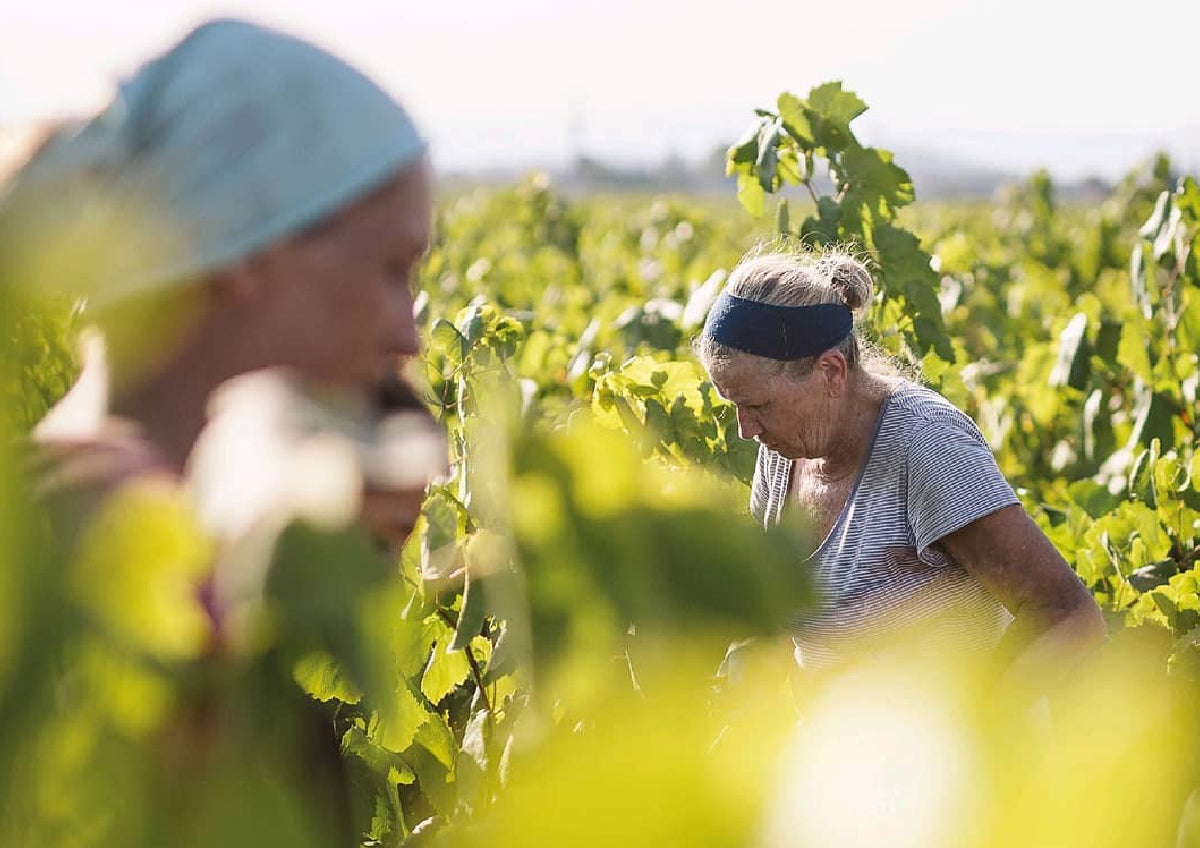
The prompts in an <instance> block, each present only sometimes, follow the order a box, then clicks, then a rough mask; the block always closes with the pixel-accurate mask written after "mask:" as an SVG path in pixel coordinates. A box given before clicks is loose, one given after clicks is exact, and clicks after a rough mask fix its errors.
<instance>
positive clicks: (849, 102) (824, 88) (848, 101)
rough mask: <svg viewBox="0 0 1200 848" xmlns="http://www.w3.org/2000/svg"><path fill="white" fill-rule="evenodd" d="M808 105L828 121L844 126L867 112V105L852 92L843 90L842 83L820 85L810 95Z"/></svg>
mask: <svg viewBox="0 0 1200 848" xmlns="http://www.w3.org/2000/svg"><path fill="white" fill-rule="evenodd" d="M808 105H809V106H810V107H811V108H812V109H813V110H815V111H816V112H817V113H819V114H820V115H821V117H822V118H825V119H826V120H828V121H833V122H835V123H837V124H841V125H843V126H849V125H850V122H851V121H853V120H854V119H855V118H857V117H858V116H859V115H861V114H862V113H863V112H865V111H867V104H866V103H864V102H863V101H862V100H860V99H859V97H858V95H857V94H855V93H854V92H852V91H846V90H845V89H844V88H842V84H841V83H840V82H827V83H824V84H822V85H818V86H817V87H816V88H814V89H813V90H812V91H810V92H809V93H808Z"/></svg>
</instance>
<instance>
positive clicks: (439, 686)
mask: <svg viewBox="0 0 1200 848" xmlns="http://www.w3.org/2000/svg"><path fill="white" fill-rule="evenodd" d="M450 641H451V640H450V639H448V638H447V639H440V640H438V643H437V645H436V646H435V647H434V649H433V653H432V654H431V655H430V657H429V664H428V665H426V666H425V673H424V674H423V675H422V676H421V694H422V695H424V696H425V697H426V698H428V699H429V701H430V703H433V704H436V703H438V702H439V701H441V700H442V698H445V697H446V696H447V695H449V694H450V693H451V692H453V691H454V690H455V689H457V688H458V687H459V686H461V685H462V683H463V682H464V681H465V680H466V679H467V676H468V675H469V674H470V673H471V664H470V663H469V662H468V661H467V655H466V654H465V653H464V652H463V651H455V650H451V648H450Z"/></svg>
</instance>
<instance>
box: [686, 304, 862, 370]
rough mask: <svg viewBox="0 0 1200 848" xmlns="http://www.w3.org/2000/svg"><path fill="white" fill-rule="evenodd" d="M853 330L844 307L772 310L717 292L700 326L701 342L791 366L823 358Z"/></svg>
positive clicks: (848, 314)
mask: <svg viewBox="0 0 1200 848" xmlns="http://www.w3.org/2000/svg"><path fill="white" fill-rule="evenodd" d="M853 327H854V314H853V313H852V312H851V311H850V308H849V307H848V306H846V305H845V304H844V303H816V304H813V305H811V306H773V305H771V304H769V303H759V302H758V301H756V300H747V299H746V298H744V297H738V296H737V295H732V294H728V293H726V292H722V293H721V296H720V297H718V298H717V302H716V303H714V304H713V308H712V309H711V310H709V313H708V320H707V321H705V322H704V336H705V337H706V338H710V339H712V340H713V341H714V342H718V343H720V344H723V345H725V346H727V347H732V348H736V349H737V350H740V351H744V352H746V353H752V354H754V355H755V356H765V357H768V358H770V359H779V360H783V361H790V360H793V359H804V358H806V357H809V356H816V355H817V354H819V353H824V352H825V351H827V350H829V349H830V348H831V347H833V346H834V345H837V344H838V343H840V342H841V341H842V340H843V339H845V338H846V336H848V335H850V330H851V329H853Z"/></svg>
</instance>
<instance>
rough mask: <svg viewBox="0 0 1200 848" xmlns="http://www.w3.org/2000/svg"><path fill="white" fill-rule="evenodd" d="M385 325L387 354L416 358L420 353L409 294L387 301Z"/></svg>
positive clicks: (411, 300)
mask: <svg viewBox="0 0 1200 848" xmlns="http://www.w3.org/2000/svg"><path fill="white" fill-rule="evenodd" d="M385 324H386V330H385V332H386V333H387V344H388V353H390V354H392V355H393V356H402V357H403V356H416V355H417V354H418V353H420V352H421V349H420V340H419V337H418V333H417V322H416V320H415V318H414V316H413V298H412V295H411V294H408V293H407V292H404V293H402V294H400V295H397V296H394V297H392V298H391V299H390V300H389V302H388V305H387V313H386V315H385Z"/></svg>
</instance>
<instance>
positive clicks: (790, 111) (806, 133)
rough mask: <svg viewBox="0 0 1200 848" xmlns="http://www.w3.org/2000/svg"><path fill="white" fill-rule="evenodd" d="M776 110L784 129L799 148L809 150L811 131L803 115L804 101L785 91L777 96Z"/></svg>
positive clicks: (806, 118)
mask: <svg viewBox="0 0 1200 848" xmlns="http://www.w3.org/2000/svg"><path fill="white" fill-rule="evenodd" d="M778 108H779V117H780V118H781V119H783V126H784V129H786V130H787V131H788V133H789V134H790V135H791V136H792V138H794V139H796V142H797V143H798V144H799V145H800V147H801V148H803V149H805V150H807V149H810V148H811V147H812V145H813V131H812V124H811V123H809V120H808V115H807V114H805V110H806V108H807V106H806V104H805V103H804V101H803V100H801V99H800V98H799V97H797V96H796V95H794V94H790V93H788V92H786V91H785V92H784V93H783V94H781V95H779V102H778Z"/></svg>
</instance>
